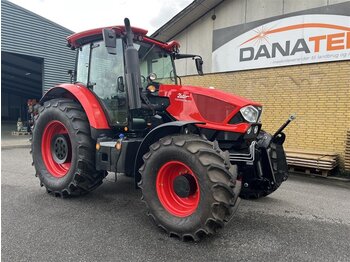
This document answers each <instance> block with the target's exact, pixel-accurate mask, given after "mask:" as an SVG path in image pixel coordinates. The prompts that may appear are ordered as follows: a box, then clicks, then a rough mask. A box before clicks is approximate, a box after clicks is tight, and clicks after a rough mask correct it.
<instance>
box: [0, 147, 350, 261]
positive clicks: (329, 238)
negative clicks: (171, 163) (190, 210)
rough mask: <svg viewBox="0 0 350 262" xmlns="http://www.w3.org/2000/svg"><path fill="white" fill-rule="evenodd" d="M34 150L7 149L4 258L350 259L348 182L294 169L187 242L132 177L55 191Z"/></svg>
mask: <svg viewBox="0 0 350 262" xmlns="http://www.w3.org/2000/svg"><path fill="white" fill-rule="evenodd" d="M28 152H29V149H28V148H14V149H3V150H2V160H1V164H2V170H1V176H2V185H1V197H2V203H1V204H2V209H1V225H2V232H1V237H2V239H1V240H2V243H1V246H2V248H1V249H2V250H1V251H2V252H1V256H2V259H1V260H2V261H234V260H240V261H286V260H288V261H350V183H349V182H342V181H330V180H327V179H321V178H311V177H301V176H291V177H290V179H289V180H288V181H287V182H285V183H284V184H283V185H282V186H281V187H280V189H279V190H277V192H275V193H273V194H272V195H270V196H269V197H266V198H263V199H260V200H255V201H244V200H242V201H241V205H240V207H239V208H238V211H237V213H236V214H235V216H234V219H233V220H232V221H231V222H230V223H229V224H228V225H227V226H226V227H225V228H224V230H221V231H220V232H219V233H218V234H217V235H215V236H214V237H211V238H206V239H205V240H203V241H202V242H199V243H193V242H186V243H183V242H180V241H179V240H177V239H175V238H169V237H168V236H167V235H165V234H164V233H163V232H162V231H161V230H159V229H157V228H156V227H155V226H154V225H153V223H152V222H151V220H150V219H149V218H148V217H147V216H146V215H145V207H144V204H143V203H142V202H141V201H140V200H139V199H140V196H141V192H140V191H139V190H134V186H133V181H132V180H131V179H128V178H124V177H121V178H120V179H119V180H118V183H112V182H111V181H110V180H111V178H110V177H107V180H105V183H104V184H103V185H102V186H101V187H100V188H98V189H97V190H96V191H94V192H92V193H91V194H88V195H86V196H84V197H80V198H73V199H60V198H55V197H52V196H50V195H48V194H46V192H45V190H44V188H40V186H39V180H38V179H37V178H35V177H34V168H33V167H32V166H31V165H30V163H31V157H30V155H29V153H28Z"/></svg>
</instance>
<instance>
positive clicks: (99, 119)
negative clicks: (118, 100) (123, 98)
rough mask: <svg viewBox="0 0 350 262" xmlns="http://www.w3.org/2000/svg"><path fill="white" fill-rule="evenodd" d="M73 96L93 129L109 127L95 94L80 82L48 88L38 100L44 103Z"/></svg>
mask: <svg viewBox="0 0 350 262" xmlns="http://www.w3.org/2000/svg"><path fill="white" fill-rule="evenodd" d="M59 97H65V98H67V97H68V98H74V99H76V100H77V101H78V102H79V103H80V104H81V106H82V107H83V108H84V111H85V113H86V116H87V118H88V120H89V123H90V126H91V127H92V128H94V129H97V130H98V129H111V128H110V126H109V124H108V120H107V117H106V114H105V112H104V110H103V108H102V106H101V104H100V102H99V100H98V98H97V97H96V96H95V94H94V93H93V92H92V91H91V90H90V89H88V88H87V87H85V86H84V85H82V84H60V85H57V86H55V87H54V88H52V89H50V90H49V91H48V92H47V93H46V94H45V95H44V96H43V97H42V98H41V100H40V103H41V104H42V103H44V102H45V101H48V100H50V99H53V98H59Z"/></svg>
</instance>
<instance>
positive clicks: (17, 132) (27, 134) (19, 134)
mask: <svg viewBox="0 0 350 262" xmlns="http://www.w3.org/2000/svg"><path fill="white" fill-rule="evenodd" d="M31 134H32V133H31V132H24V131H12V133H11V135H13V136H29V135H31Z"/></svg>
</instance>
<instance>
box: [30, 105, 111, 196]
mask: <svg viewBox="0 0 350 262" xmlns="http://www.w3.org/2000/svg"><path fill="white" fill-rule="evenodd" d="M32 156H33V164H34V166H35V169H36V176H38V177H39V179H40V183H41V185H42V186H45V187H46V189H47V191H48V192H49V193H53V194H54V195H56V196H62V197H66V196H69V195H81V194H84V193H88V192H89V191H92V190H93V189H95V188H96V187H98V186H99V185H100V184H101V183H102V180H103V178H104V176H105V173H104V172H98V171H96V169H95V142H94V141H93V140H92V138H91V136H90V126H89V122H88V120H87V117H86V115H85V113H84V111H83V109H82V107H81V106H80V105H79V104H78V103H76V102H74V101H73V100H70V99H64V98H61V99H53V100H49V101H47V102H45V103H44V105H43V106H42V107H41V108H40V110H39V114H38V116H37V118H36V120H35V124H34V129H33V137H32Z"/></svg>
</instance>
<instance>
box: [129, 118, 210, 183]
mask: <svg viewBox="0 0 350 262" xmlns="http://www.w3.org/2000/svg"><path fill="white" fill-rule="evenodd" d="M195 124H204V123H203V122H196V121H174V122H169V123H165V124H162V125H160V126H157V127H156V128H154V129H153V130H152V131H151V132H149V133H148V134H147V135H146V136H145V138H144V139H143V141H142V143H141V145H140V146H139V149H138V150H137V154H136V158H135V166H134V177H135V183H136V185H137V183H138V182H139V181H140V179H141V175H140V173H139V171H138V170H139V168H140V167H141V165H142V163H143V160H142V156H143V155H144V154H146V153H147V152H148V150H149V147H150V145H152V144H153V143H155V142H157V141H158V140H159V139H160V138H162V137H165V136H168V135H172V134H180V133H182V131H183V129H184V128H185V127H190V126H191V127H193V128H194V129H195V130H197V132H198V133H199V129H198V127H197V126H195Z"/></svg>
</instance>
